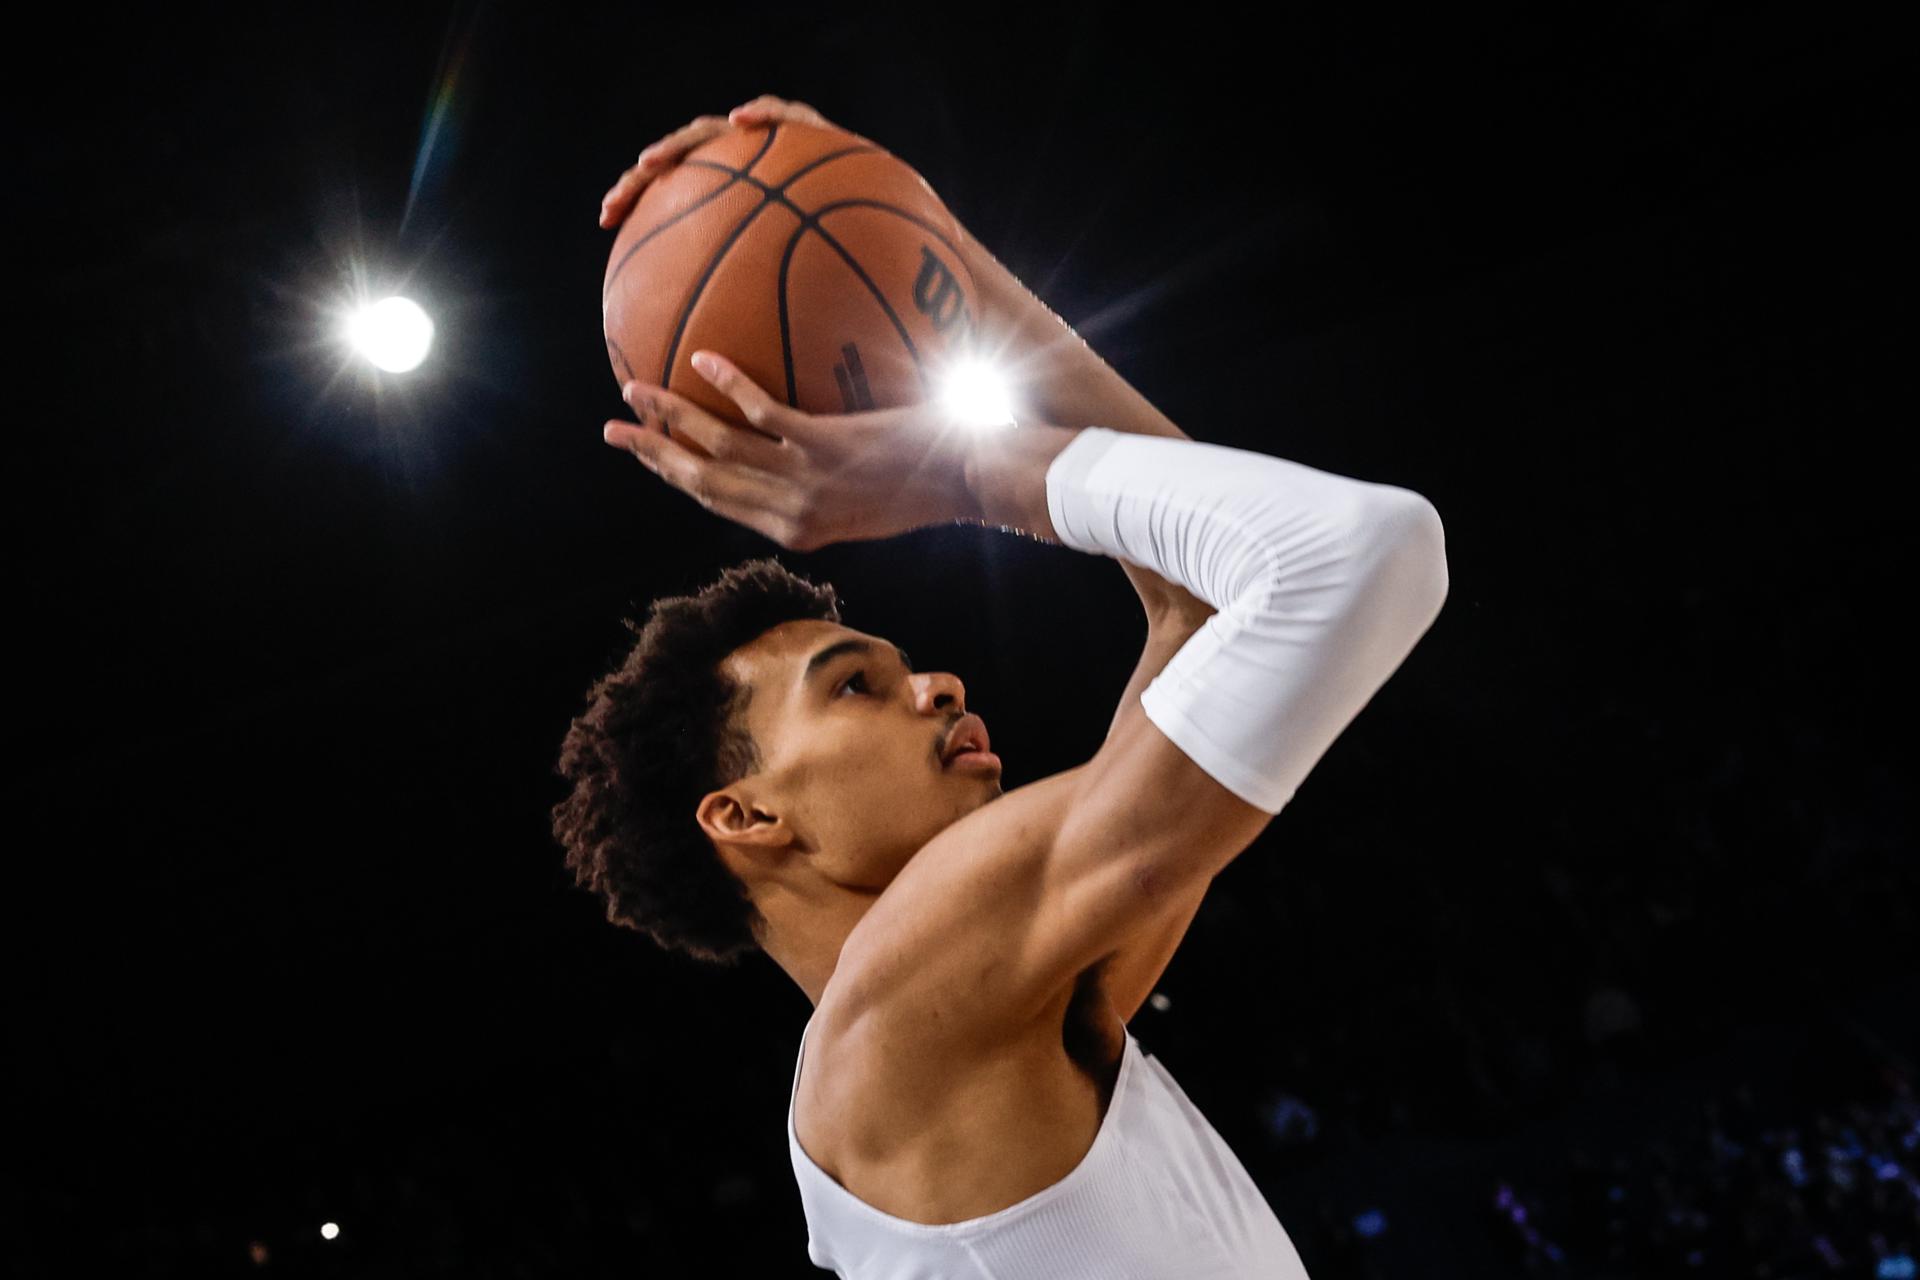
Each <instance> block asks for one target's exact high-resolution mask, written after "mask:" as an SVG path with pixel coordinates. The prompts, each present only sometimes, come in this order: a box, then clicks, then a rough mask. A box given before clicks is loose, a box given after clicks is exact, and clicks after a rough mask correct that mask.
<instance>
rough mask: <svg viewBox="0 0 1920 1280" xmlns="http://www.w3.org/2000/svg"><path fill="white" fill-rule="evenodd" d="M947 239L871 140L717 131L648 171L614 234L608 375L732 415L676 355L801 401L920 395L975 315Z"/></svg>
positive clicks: (801, 127)
mask: <svg viewBox="0 0 1920 1280" xmlns="http://www.w3.org/2000/svg"><path fill="white" fill-rule="evenodd" d="M958 245H959V234H958V226H957V224H956V223H955V222H954V218H953V215H952V214H950V213H948V212H947V207H946V206H945V205H944V204H942V203H941V202H940V197H938V196H937V195H935V194H934V192H933V188H932V187H930V186H928V185H927V181H926V179H924V178H922V177H921V176H920V175H919V174H917V173H915V172H914V171H913V169H912V168H910V167H909V166H908V165H906V164H904V163H903V162H901V161H900V160H898V159H896V158H895V157H894V156H892V155H889V154H888V153H887V152H885V151H883V150H881V149H880V148H879V147H877V146H874V145H873V144H872V143H868V142H862V141H860V140H859V139H857V138H855V137H853V136H852V135H851V134H847V133H843V132H841V131H840V130H838V129H824V128H820V127H818V126H815V125H808V124H800V123H797V122H794V121H782V122H780V123H778V124H774V125H764V126H756V127H751V128H736V129H733V130H731V131H729V132H727V133H725V134H723V135H721V136H720V137H718V138H714V139H712V140H710V141H708V142H706V143H704V144H702V145H701V146H699V147H696V148H695V149H694V150H692V151H690V152H688V153H687V154H686V155H685V156H684V157H683V158H682V159H681V160H680V162H679V163H678V164H676V165H674V166H673V167H672V168H670V169H668V170H667V171H666V172H665V173H664V174H662V175H661V176H659V177H657V178H655V179H654V180H653V181H652V182H651V183H649V184H648V185H647V187H646V189H645V190H644V191H642V192H641V194H640V199H639V201H638V202H637V203H636V204H635V205H634V207H633V211H632V212H631V213H630V214H629V215H628V216H627V220H626V222H625V223H623V224H622V225H621V227H620V231H619V234H618V236H616V237H615V239H614V244H613V254H612V257H611V258H609V259H608V262H607V278H606V283H605V284H604V286H603V287H602V289H601V316H602V324H603V328H604V330H605V333H606V339H607V356H608V358H609V359H610V360H611V361H612V363H613V373H614V377H615V378H616V379H618V380H619V383H620V384H621V385H622V386H624V385H625V384H626V383H627V382H628V381H629V380H631V379H635V378H637V379H639V380H641V381H643V382H648V383H652V384H654V385H656V386H663V387H666V388H667V389H668V390H670V391H672V392H674V393H675V394H677V395H679V396H682V397H683V398H685V399H687V400H691V401H693V402H694V403H695V404H698V405H699V406H700V407H701V408H703V409H706V410H707V411H709V412H711V413H713V414H714V415H715V416H717V417H721V418H725V419H727V420H729V421H731V422H735V423H739V424H740V425H743V426H744V425H745V423H744V422H743V420H742V419H741V417H740V411H739V408H738V406H736V405H735V404H734V403H733V401H731V400H730V399H728V398H727V397H726V395H724V394H723V393H722V392H721V391H719V390H718V389H717V388H715V387H714V386H713V385H712V384H711V383H709V382H708V381H707V380H706V379H705V378H702V377H701V376H700V375H699V374H698V373H696V372H695V371H694V368H693V365H692V364H691V363H690V361H691V358H692V356H693V353H694V352H696V351H700V350H712V351H717V352H719V353H720V354H721V355H723V356H725V357H726V358H727V359H729V360H731V361H732V362H733V363H734V364H735V365H737V366H739V368H740V369H741V371H742V372H744V373H745V374H746V375H747V376H748V377H750V378H752V379H753V380H754V381H755V382H756V383H758V384H759V385H760V386H761V387H763V388H765V389H766V391H767V393H768V394H770V395H772V396H774V397H775V398H776V399H780V400H784V401H785V402H786V403H787V404H789V405H792V406H794V407H796V408H798V409H800V410H802V411H803V412H806V413H825V414H837V413H859V412H863V411H865V410H869V409H889V408H895V407H897V406H900V405H906V404H914V403H917V402H920V401H923V400H927V399H931V398H932V397H933V396H935V395H936V394H938V390H939V387H938V380H939V377H940V374H941V371H942V366H943V365H944V364H945V363H946V362H947V361H949V360H952V359H954V358H956V357H958V356H960V355H962V354H964V353H965V352H966V351H967V350H969V349H970V348H971V346H972V342H973V333H974V323H975V318H976V317H977V316H978V314H979V310H978V308H979V295H978V292H977V290H976V287H975V284H974V280H973V277H972V275H971V274H970V273H969V272H968V271H967V269H966V266H965V264H964V263H963V261H962V259H961V257H960V253H959V249H958Z"/></svg>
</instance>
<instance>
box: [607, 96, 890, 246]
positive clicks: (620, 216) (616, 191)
mask: <svg viewBox="0 0 1920 1280" xmlns="http://www.w3.org/2000/svg"><path fill="white" fill-rule="evenodd" d="M782 120H795V121H798V122H800V123H801V124H814V125H819V126H820V127H822V128H824V129H839V130H840V132H842V133H844V134H847V135H848V136H849V137H851V138H853V139H854V140H855V141H857V142H867V139H865V138H862V137H861V136H860V135H859V134H857V133H854V132H853V131H852V130H850V129H846V128H843V127H842V126H840V125H837V124H834V123H833V122H832V121H830V120H828V119H827V118H826V117H825V116H823V115H821V114H820V113H819V112H818V111H816V110H814V109H813V108H812V107H810V106H808V105H807V104H806V103H804V102H789V101H787V100H786V99H785V98H776V97H774V96H773V95H772V94H770V93H763V94H761V95H760V96H759V97H757V98H755V99H754V100H753V101H752V102H743V103H741V104H740V105H739V106H737V107H735V108H734V109H733V110H732V111H730V112H728V113H727V115H726V117H725V118H724V119H722V118H721V117H719V116H699V117H696V118H695V119H694V120H692V121H691V122H689V123H687V124H684V125H682V126H680V128H678V129H675V130H674V131H673V132H672V133H670V134H668V135H667V136H666V137H664V138H662V139H660V141H658V142H656V143H654V144H653V145H652V146H650V147H648V148H647V149H646V150H644V151H642V152H641V153H640V157H639V159H638V160H636V161H635V162H634V164H633V166H632V167H631V168H630V169H628V170H627V171H626V172H625V173H623V174H621V175H620V177H619V178H618V179H617V180H616V181H615V182H614V184H613V186H612V187H611V188H609V189H608V191H607V194H606V195H604V196H602V197H601V198H600V226H601V227H602V228H603V229H604V228H608V227H617V226H619V225H620V224H621V223H622V222H625V221H626V218H627V214H628V213H630V212H631V211H632V209H633V206H634V204H635V203H636V202H637V201H638V200H639V199H640V193H641V192H642V191H645V190H646V189H647V184H648V183H650V182H652V181H653V180H654V179H655V178H657V177H659V176H660V175H661V174H663V173H665V172H666V171H667V170H668V169H671V168H672V167H673V166H674V165H676V164H678V163H680V158H681V157H682V156H684V155H686V154H687V153H688V152H689V151H692V150H693V149H694V148H695V147H698V146H700V145H702V144H703V143H706V142H709V141H711V140H712V139H714V138H717V137H719V136H720V135H721V134H723V133H725V132H726V131H727V130H728V129H752V128H755V127H758V126H761V125H768V124H775V123H777V122H779V121H782ZM867 145H869V146H874V145H877V144H874V143H870V142H869V143H868V144H867Z"/></svg>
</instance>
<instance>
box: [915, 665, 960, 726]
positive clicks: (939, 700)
mask: <svg viewBox="0 0 1920 1280" xmlns="http://www.w3.org/2000/svg"><path fill="white" fill-rule="evenodd" d="M913 704H914V707H915V708H916V709H917V710H919V711H921V712H928V711H958V712H959V713H960V714H962V715H965V714H966V710H967V686H965V685H964V684H961V683H960V677H959V676H956V675H954V674H953V673H952V672H951V671H927V672H915V673H914V677H913Z"/></svg>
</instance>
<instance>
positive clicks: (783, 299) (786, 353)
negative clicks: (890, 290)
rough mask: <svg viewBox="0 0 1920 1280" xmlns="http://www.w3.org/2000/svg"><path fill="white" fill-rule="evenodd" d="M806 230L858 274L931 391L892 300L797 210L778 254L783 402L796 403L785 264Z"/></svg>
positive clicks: (827, 234) (923, 384)
mask: <svg viewBox="0 0 1920 1280" xmlns="http://www.w3.org/2000/svg"><path fill="white" fill-rule="evenodd" d="M769 203H771V202H769ZM763 207H764V206H763ZM787 207H788V208H793V206H792V205H788V206H787ZM794 212H795V213H799V212H800V211H799V210H798V209H794ZM809 231H811V232H813V233H814V234H815V235H817V236H819V237H820V238H821V239H822V240H825V241H826V242H827V247H828V248H830V249H832V250H833V251H834V252H835V253H837V254H839V255H840V256H841V258H843V259H844V260H845V261H846V264H847V266H849V267H851V268H852V269H853V274H855V275H856V276H859V277H860V283H861V284H864V285H865V286H867V292H868V293H870V294H872V295H873V300H874V301H875V302H877V303H879V304H880V309H881V310H882V311H884V312H886V313H887V320H888V322H889V323H890V324H892V325H893V331H894V332H895V333H897V334H899V335H900V342H901V344H902V345H904V346H905V347H906V349H907V355H908V356H910V357H911V358H912V359H913V372H914V376H915V377H917V378H919V379H920V390H921V391H923V392H924V391H931V390H932V388H931V387H929V386H928V385H927V371H926V369H925V368H924V367H923V366H922V365H921V363H920V351H919V349H918V348H916V347H915V346H914V345H913V338H912V337H911V336H909V335H908V333H907V327H906V326H905V325H903V324H901V323H900V317H899V315H898V314H897V313H896V312H895V311H894V309H893V306H892V304H891V303H889V302H888V301H887V295H886V294H884V293H882V292H881V291H880V288H879V286H878V285H876V284H874V282H873V278H872V277H871V276H869V275H868V274H867V273H866V272H865V271H864V270H862V269H861V267H860V264H859V263H858V262H857V261H855V260H854V256H853V255H852V254H850V253H848V252H847V251H846V250H845V249H844V248H842V247H841V244H840V242H839V241H838V240H835V239H834V238H833V235H832V233H831V232H829V231H828V230H827V229H826V228H825V227H822V226H819V225H818V224H816V223H815V222H814V220H813V218H811V217H809V216H808V215H806V214H801V222H800V225H799V226H798V227H795V228H794V230H793V235H791V236H790V237H788V239H787V247H786V250H785V251H784V252H783V253H782V254H781V255H780V315H781V325H780V345H781V348H782V352H781V354H782V356H783V357H784V359H785V360H786V365H787V403H788V404H790V405H791V404H797V403H798V401H797V400H796V399H795V398H794V384H793V350H792V347H791V346H790V345H789V344H788V342H787V329H786V323H785V318H786V310H787V264H788V263H790V262H791V261H793V250H794V246H796V245H798V244H799V243H800V237H801V236H803V235H805V234H807V232H809Z"/></svg>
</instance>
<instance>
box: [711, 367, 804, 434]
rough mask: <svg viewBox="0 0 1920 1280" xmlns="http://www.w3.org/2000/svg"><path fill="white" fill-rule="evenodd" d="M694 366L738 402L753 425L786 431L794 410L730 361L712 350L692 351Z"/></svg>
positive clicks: (742, 412)
mask: <svg viewBox="0 0 1920 1280" xmlns="http://www.w3.org/2000/svg"><path fill="white" fill-rule="evenodd" d="M693 370H694V372H695V373H698V374H699V375H700V376H701V377H703V378H705V379H706V380H707V381H708V382H711V383H712V384H713V385H714V386H716V387H718V388H719V389H720V390H721V391H722V392H724V393H725V394H726V397H727V398H728V399H729V400H731V401H733V402H734V403H735V404H737V405H739V406H740V412H741V414H742V415H743V416H744V417H745V418H746V420H747V421H748V422H749V423H751V424H752V425H753V426H755V427H759V428H762V429H763V430H766V431H769V432H772V433H773V434H775V435H778V436H785V435H787V434H788V429H789V428H791V427H792V425H793V419H794V416H795V415H794V412H793V410H791V409H789V408H788V407H787V406H786V405H784V404H782V403H781V402H780V401H778V400H775V399H774V398H773V397H772V396H770V395H768V394H767V393H766V392H765V391H763V390H762V389H761V388H760V385H759V384H758V383H756V382H755V381H754V380H753V379H752V378H749V377H748V376H747V375H746V374H744V373H742V372H740V370H739V369H738V368H737V367H735V366H734V364H733V363H732V362H731V361H729V360H724V359H722V358H721V357H719V356H717V355H715V354H714V353H713V352H711V351H696V352H694V353H693Z"/></svg>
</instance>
